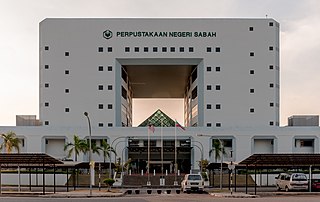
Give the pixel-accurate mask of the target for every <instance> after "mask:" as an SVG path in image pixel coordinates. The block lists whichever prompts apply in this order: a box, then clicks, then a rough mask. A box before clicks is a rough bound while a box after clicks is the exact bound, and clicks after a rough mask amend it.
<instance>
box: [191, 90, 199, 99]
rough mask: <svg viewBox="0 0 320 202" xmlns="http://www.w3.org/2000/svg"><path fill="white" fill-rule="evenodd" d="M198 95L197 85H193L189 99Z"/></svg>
mask: <svg viewBox="0 0 320 202" xmlns="http://www.w3.org/2000/svg"><path fill="white" fill-rule="evenodd" d="M197 96H198V94H197V87H195V88H194V89H193V90H192V93H191V99H193V100H194V99H196V98H197Z"/></svg>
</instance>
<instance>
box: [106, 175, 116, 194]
mask: <svg viewBox="0 0 320 202" xmlns="http://www.w3.org/2000/svg"><path fill="white" fill-rule="evenodd" d="M103 182H104V183H105V184H106V185H107V187H108V191H110V189H111V186H112V185H113V183H114V182H115V181H114V179H111V178H107V179H104V180H103Z"/></svg>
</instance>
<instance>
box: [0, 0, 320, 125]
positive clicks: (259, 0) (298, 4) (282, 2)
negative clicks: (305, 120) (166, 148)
mask: <svg viewBox="0 0 320 202" xmlns="http://www.w3.org/2000/svg"><path fill="white" fill-rule="evenodd" d="M0 5H1V6H0V18H1V20H0V29H1V32H0V95H1V99H0V126H7V125H15V115H37V116H38V115H39V109H38V108H39V72H38V71H39V65H38V64H39V48H38V46H39V22H40V21H42V20H43V19H45V18H108V17H155V18H161V17H182V18H183V17H196V18H201V17H205V18H265V17H266V15H267V17H268V18H273V19H275V20H276V21H278V22H279V23H280V30H281V33H280V40H281V44H280V76H281V80H280V89H281V94H280V100H281V102H280V117H281V122H280V125H286V124H287V117H289V116H291V115H304V114H307V115H318V114H320V93H319V92H320V79H319V75H320V68H319V64H320V34H319V33H320V12H319V11H320V1H319V0H220V1H214V0H197V1H191V0H190V1H188V0H161V1H159V0H112V1H111V0H90V1H89V0H0ZM158 103H160V104H161V105H162V104H163V103H161V102H158ZM167 104H168V103H167ZM138 105H139V104H137V105H135V106H134V107H135V111H141V110H140V109H139V106H138ZM147 105H148V107H146V103H144V106H143V107H144V108H145V109H146V108H148V109H149V108H150V109H149V110H150V111H145V115H142V114H141V115H139V116H140V117H139V118H141V120H142V119H145V118H147V116H148V115H150V114H152V113H153V112H154V111H155V110H156V109H157V108H159V106H154V107H152V106H151V105H156V103H155V102H153V104H147ZM169 105H170V106H171V107H172V106H175V105H173V104H169ZM180 108H181V109H180V110H179V111H178V112H177V111H175V110H172V109H170V108H168V107H166V106H164V109H163V110H164V111H165V113H168V115H169V116H171V117H172V118H176V119H177V120H178V121H179V122H181V123H183V112H182V104H180ZM173 109H175V108H173ZM134 113H135V112H134ZM175 113H176V114H175ZM136 118H137V117H136ZM142 121H143V120H142Z"/></svg>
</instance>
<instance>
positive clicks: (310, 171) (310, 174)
mask: <svg viewBox="0 0 320 202" xmlns="http://www.w3.org/2000/svg"><path fill="white" fill-rule="evenodd" d="M311 181H312V165H310V166H309V192H311Z"/></svg>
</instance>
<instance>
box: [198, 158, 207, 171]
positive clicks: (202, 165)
mask: <svg viewBox="0 0 320 202" xmlns="http://www.w3.org/2000/svg"><path fill="white" fill-rule="evenodd" d="M198 165H199V167H200V168H202V170H201V172H205V171H206V169H207V166H208V165H209V161H208V160H207V159H203V160H200V161H198Z"/></svg>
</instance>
